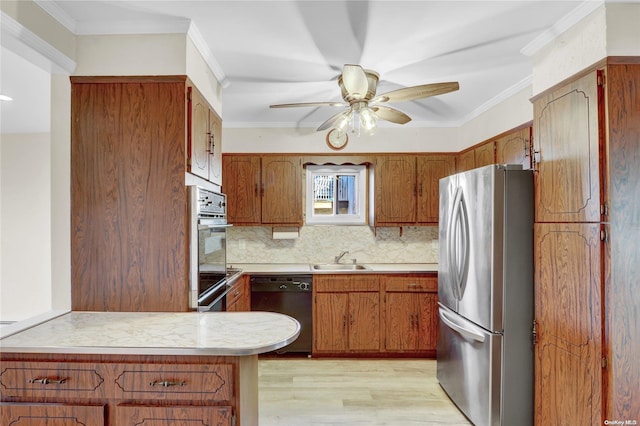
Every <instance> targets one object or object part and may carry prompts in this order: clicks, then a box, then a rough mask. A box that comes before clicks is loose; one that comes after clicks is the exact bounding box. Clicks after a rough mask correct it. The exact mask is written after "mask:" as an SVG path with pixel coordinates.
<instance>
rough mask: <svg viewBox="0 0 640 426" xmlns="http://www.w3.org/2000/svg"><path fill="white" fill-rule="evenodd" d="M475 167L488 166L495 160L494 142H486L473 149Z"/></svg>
mask: <svg viewBox="0 0 640 426" xmlns="http://www.w3.org/2000/svg"><path fill="white" fill-rule="evenodd" d="M473 152H474V156H475V164H474V166H475V167H482V166H488V165H490V164H495V162H496V145H495V143H494V142H487V143H484V144H482V145H480V146H479V147H476V148H475V149H474V150H473Z"/></svg>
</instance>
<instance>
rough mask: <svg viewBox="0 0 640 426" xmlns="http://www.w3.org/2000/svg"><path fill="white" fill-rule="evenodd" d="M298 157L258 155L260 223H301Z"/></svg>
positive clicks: (299, 161) (299, 160)
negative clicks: (259, 161)
mask: <svg viewBox="0 0 640 426" xmlns="http://www.w3.org/2000/svg"><path fill="white" fill-rule="evenodd" d="M301 174H302V159H301V158H300V157H287V156H282V157H280V156H265V157H263V158H262V187H261V191H262V195H263V197H262V223H264V224H292V225H302V184H301V182H302V177H301Z"/></svg>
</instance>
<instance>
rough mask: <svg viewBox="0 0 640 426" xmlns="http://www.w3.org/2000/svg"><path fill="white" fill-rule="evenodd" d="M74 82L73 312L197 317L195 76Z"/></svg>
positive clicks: (72, 96) (72, 91)
mask: <svg viewBox="0 0 640 426" xmlns="http://www.w3.org/2000/svg"><path fill="white" fill-rule="evenodd" d="M71 82H72V85H71V120H72V121H71V232H72V234H71V287H72V294H71V308H72V309H73V310H91V311H187V310H189V283H188V264H189V262H188V249H187V248H188V244H189V240H188V226H189V224H188V193H187V189H188V188H187V187H186V186H185V171H186V169H185V161H186V153H185V147H186V140H185V136H186V134H187V131H186V125H187V118H186V77H184V76H182V77H180V76H178V77H170V76H167V77H149V78H145V77H71Z"/></svg>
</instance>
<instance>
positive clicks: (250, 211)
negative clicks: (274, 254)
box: [222, 154, 302, 226]
mask: <svg viewBox="0 0 640 426" xmlns="http://www.w3.org/2000/svg"><path fill="white" fill-rule="evenodd" d="M222 169H223V172H222V174H223V175H224V186H223V191H224V192H225V193H226V194H227V200H228V201H227V220H228V221H229V223H233V224H237V225H292V226H300V225H302V157H300V156H286V155H285V156H280V155H234V154H225V155H224V156H223V161H222Z"/></svg>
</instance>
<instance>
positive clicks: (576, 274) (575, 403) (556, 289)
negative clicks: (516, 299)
mask: <svg viewBox="0 0 640 426" xmlns="http://www.w3.org/2000/svg"><path fill="white" fill-rule="evenodd" d="M600 245H601V241H600V225H599V224H584V223H571V224H551V223H538V224H536V225H535V242H534V259H535V263H536V276H535V278H536V282H537V286H536V300H535V318H536V331H537V340H536V351H535V352H536V358H535V362H536V369H535V371H536V375H535V382H536V386H535V392H536V395H535V400H536V423H537V424H539V425H543V424H550V423H556V422H557V419H564V418H567V417H569V418H570V419H571V421H569V423H570V424H585V425H587V424H592V425H593V424H600V423H601V416H602V332H601V328H602V315H601V307H602V302H603V299H602V289H601V266H600V265H601V261H602V259H601V253H600Z"/></svg>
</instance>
